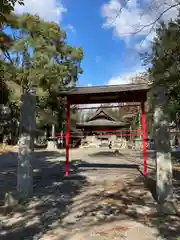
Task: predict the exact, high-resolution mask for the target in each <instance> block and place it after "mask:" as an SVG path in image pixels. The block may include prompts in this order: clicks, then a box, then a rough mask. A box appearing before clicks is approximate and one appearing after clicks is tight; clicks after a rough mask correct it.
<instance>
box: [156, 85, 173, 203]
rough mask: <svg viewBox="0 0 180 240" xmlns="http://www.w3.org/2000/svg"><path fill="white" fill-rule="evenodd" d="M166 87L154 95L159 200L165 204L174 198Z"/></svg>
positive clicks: (157, 90)
mask: <svg viewBox="0 0 180 240" xmlns="http://www.w3.org/2000/svg"><path fill="white" fill-rule="evenodd" d="M167 106H168V95H167V89H166V87H161V86H160V87H157V88H156V89H155V94H154V140H155V147H156V154H157V155H156V177H157V185H156V192H157V199H158V202H159V204H164V203H165V201H166V200H168V199H169V198H171V197H172V162H171V148H170V134H169V119H168V113H167Z"/></svg>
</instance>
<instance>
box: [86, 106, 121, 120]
mask: <svg viewBox="0 0 180 240" xmlns="http://www.w3.org/2000/svg"><path fill="white" fill-rule="evenodd" d="M99 117H105V118H107V119H108V120H110V121H117V120H116V119H115V118H113V117H112V116H110V114H109V113H107V111H106V110H105V109H103V108H102V107H100V108H98V109H97V111H96V112H95V113H94V114H93V115H92V116H91V117H90V118H89V119H88V120H87V122H89V121H92V120H94V119H96V118H99Z"/></svg>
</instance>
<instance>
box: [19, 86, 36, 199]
mask: <svg viewBox="0 0 180 240" xmlns="http://www.w3.org/2000/svg"><path fill="white" fill-rule="evenodd" d="M19 128H20V129H19V132H20V134H19V154H18V170H17V192H18V196H19V198H20V199H26V198H27V197H29V196H30V195H31V194H32V191H33V169H32V165H31V161H32V159H33V158H34V134H35V130H36V93H35V91H31V92H29V93H26V94H24V95H22V97H21V115H20V125H19Z"/></svg>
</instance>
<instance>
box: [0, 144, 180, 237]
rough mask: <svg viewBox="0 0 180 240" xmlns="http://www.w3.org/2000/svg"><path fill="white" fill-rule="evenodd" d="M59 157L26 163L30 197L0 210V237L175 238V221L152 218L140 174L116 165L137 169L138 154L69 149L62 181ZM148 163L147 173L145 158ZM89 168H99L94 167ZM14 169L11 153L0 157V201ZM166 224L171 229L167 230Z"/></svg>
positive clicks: (51, 154) (178, 225)
mask: <svg viewBox="0 0 180 240" xmlns="http://www.w3.org/2000/svg"><path fill="white" fill-rule="evenodd" d="M64 159H65V155H64V151H37V152H36V158H35V159H34V161H33V162H32V164H33V168H34V196H33V197H32V198H31V199H30V200H29V201H28V202H27V203H26V204H25V205H24V206H19V207H17V208H16V209H14V210H13V212H11V213H10V214H7V215H4V214H2V212H0V221H1V225H0V226H1V228H0V239H8V240H9V239H10V240H11V239H12V240H14V239H18V240H21V239H22V240H23V239H27V240H30V239H34V240H35V239H41V240H48V239H49V240H50V239H51V240H93V239H94V240H95V239H100V240H103V239H104V240H106V239H107V240H108V239H114V240H121V239H127V240H136V239H137V240H139V239H141V240H148V239H149V240H155V239H159V240H160V239H172V240H175V239H176V240H177V236H178V235H177V234H178V229H180V221H179V220H180V219H179V218H178V217H171V218H169V219H167V218H166V219H164V218H163V219H162V218H161V217H160V218H159V217H158V218H157V216H156V215H155V214H154V212H155V207H156V206H155V202H154V200H153V198H152V196H151V194H150V193H149V191H148V190H147V189H145V187H144V183H143V178H142V175H141V173H140V171H138V170H137V169H128V168H120V167H121V166H122V165H121V164H126V165H127V166H129V164H139V165H140V166H141V170H142V169H143V158H142V154H140V153H137V152H136V153H134V152H131V151H129V150H128V151H127V150H123V151H121V152H120V153H114V152H113V151H109V149H107V148H101V149H74V150H71V151H70V162H71V163H70V176H69V177H68V178H64V176H63V175H64ZM148 163H149V168H150V169H151V168H152V167H153V163H154V162H153V159H152V158H151V157H150V154H149V159H148ZM95 164H96V165H97V164H104V165H103V168H102V167H101V168H95ZM113 164H116V168H113V167H114V165H113ZM105 165H108V166H105ZM16 166H17V156H16V154H15V153H12V154H9V155H7V156H6V157H5V156H0V167H1V175H0V181H1V185H0V193H1V194H0V196H1V198H2V196H3V194H4V193H5V192H7V191H12V189H13V188H15V185H16V173H15V171H16ZM90 167H91V168H90ZM107 167H108V168H107ZM149 216H150V217H149ZM170 222H171V224H170ZM166 223H167V225H166ZM172 225H173V227H174V230H173V229H169V228H170V226H172ZM167 230H168V231H167ZM168 234H169V235H168ZM169 236H171V238H169ZM163 237H167V238H163Z"/></svg>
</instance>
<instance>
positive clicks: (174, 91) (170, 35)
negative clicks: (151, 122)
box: [145, 18, 180, 119]
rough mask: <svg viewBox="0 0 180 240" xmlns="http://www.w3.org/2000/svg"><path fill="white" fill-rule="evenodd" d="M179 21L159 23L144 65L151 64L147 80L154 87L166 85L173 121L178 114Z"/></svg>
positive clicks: (179, 105)
mask: <svg viewBox="0 0 180 240" xmlns="http://www.w3.org/2000/svg"><path fill="white" fill-rule="evenodd" d="M179 38H180V19H179V18H177V19H176V20H175V21H170V22H169V23H168V24H164V23H161V24H160V26H158V28H157V29H156V38H154V40H153V43H152V50H151V52H150V53H149V54H147V55H146V58H145V59H146V63H149V62H151V65H152V66H151V67H150V68H149V78H150V79H151V82H152V83H153V85H154V86H157V85H166V86H167V88H168V95H169V100H170V101H169V113H170V116H171V119H175V118H176V115H177V113H178V112H180V91H179V90H180V78H179V77H180V58H179V50H180V44H179Z"/></svg>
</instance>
